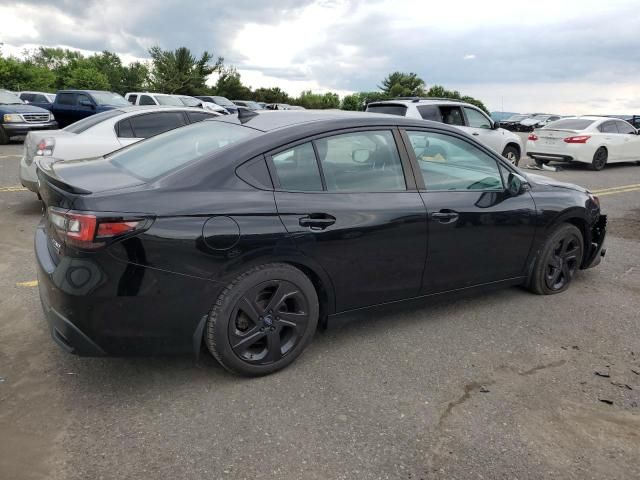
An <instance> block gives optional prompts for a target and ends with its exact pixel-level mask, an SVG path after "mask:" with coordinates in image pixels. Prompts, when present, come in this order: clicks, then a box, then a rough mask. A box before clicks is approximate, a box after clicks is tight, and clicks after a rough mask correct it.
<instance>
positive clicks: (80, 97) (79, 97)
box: [76, 93, 93, 108]
mask: <svg viewBox="0 0 640 480" xmlns="http://www.w3.org/2000/svg"><path fill="white" fill-rule="evenodd" d="M83 102H84V104H83ZM87 103H89V104H92V105H93V102H92V101H91V98H89V96H88V95H85V94H84V93H79V94H78V95H76V105H78V106H79V107H84V108H90V107H89V106H88V105H87Z"/></svg>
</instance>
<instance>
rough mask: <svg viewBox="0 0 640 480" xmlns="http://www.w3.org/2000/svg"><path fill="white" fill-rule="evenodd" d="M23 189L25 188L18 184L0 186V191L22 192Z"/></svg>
mask: <svg viewBox="0 0 640 480" xmlns="http://www.w3.org/2000/svg"><path fill="white" fill-rule="evenodd" d="M25 190H26V188H24V187H21V186H18V185H16V186H14V187H0V192H24V191H25Z"/></svg>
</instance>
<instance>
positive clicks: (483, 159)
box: [407, 132, 503, 191]
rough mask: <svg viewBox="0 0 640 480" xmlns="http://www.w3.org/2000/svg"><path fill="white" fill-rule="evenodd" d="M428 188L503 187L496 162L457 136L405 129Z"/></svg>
mask: <svg viewBox="0 0 640 480" xmlns="http://www.w3.org/2000/svg"><path fill="white" fill-rule="evenodd" d="M407 134H408V135H409V140H410V142H411V146H412V147H413V151H414V153H415V155H416V159H417V160H418V165H419V166H420V171H421V172H422V177H423V179H424V183H425V185H426V188H427V190H428V191H437V190H502V189H503V185H502V178H501V176H500V170H499V169H498V164H497V162H496V161H495V160H494V159H493V158H492V157H491V156H489V155H487V154H486V153H484V152H483V151H482V150H479V149H478V148H477V147H475V146H473V145H471V144H470V143H467V142H465V141H464V140H461V139H459V138H456V137H453V136H449V135H442V134H439V133H430V132H407Z"/></svg>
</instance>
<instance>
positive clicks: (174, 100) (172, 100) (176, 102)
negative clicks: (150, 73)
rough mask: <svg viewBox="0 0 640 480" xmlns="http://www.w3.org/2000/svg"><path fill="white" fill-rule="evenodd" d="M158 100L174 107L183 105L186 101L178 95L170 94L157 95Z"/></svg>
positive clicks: (161, 103)
mask: <svg viewBox="0 0 640 480" xmlns="http://www.w3.org/2000/svg"><path fill="white" fill-rule="evenodd" d="M156 100H157V101H158V103H159V104H160V105H169V106H172V107H183V106H184V103H182V101H181V100H180V99H179V98H178V97H171V96H169V95H156Z"/></svg>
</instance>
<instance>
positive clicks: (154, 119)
mask: <svg viewBox="0 0 640 480" xmlns="http://www.w3.org/2000/svg"><path fill="white" fill-rule="evenodd" d="M129 121H130V122H131V127H132V128H133V134H134V135H135V138H149V137H153V136H154V135H158V134H159V133H164V132H167V131H169V130H173V129H174V128H178V127H182V126H184V125H186V123H185V121H184V117H183V116H182V112H159V113H147V114H145V115H138V116H137V117H131V118H130V119H129Z"/></svg>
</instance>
